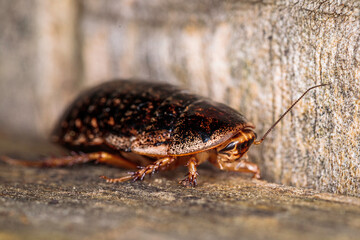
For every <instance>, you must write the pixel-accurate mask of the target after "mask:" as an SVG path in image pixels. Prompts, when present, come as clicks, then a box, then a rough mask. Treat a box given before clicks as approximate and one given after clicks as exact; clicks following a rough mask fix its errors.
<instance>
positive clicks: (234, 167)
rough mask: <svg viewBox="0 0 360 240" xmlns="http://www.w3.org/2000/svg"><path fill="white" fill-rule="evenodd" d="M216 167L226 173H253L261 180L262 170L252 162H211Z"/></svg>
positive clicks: (254, 176)
mask: <svg viewBox="0 0 360 240" xmlns="http://www.w3.org/2000/svg"><path fill="white" fill-rule="evenodd" d="M211 163H212V164H213V165H215V166H216V167H218V168H220V169H221V170H225V171H232V172H246V173H252V174H253V177H252V178H255V179H260V169H259V167H258V165H256V164H255V163H252V162H248V161H245V160H240V161H235V162H226V163H224V162H218V161H216V162H211Z"/></svg>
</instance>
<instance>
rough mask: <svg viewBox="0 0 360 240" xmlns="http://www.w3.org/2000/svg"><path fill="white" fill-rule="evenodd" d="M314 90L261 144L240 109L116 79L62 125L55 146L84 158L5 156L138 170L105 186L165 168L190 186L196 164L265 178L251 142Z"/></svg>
mask: <svg viewBox="0 0 360 240" xmlns="http://www.w3.org/2000/svg"><path fill="white" fill-rule="evenodd" d="M325 85H328V84H320V85H316V86H313V87H311V88H309V89H308V90H307V91H305V93H304V94H303V95H301V97H300V98H299V99H298V100H297V101H295V102H294V103H293V104H292V105H291V106H290V107H289V108H288V110H287V111H286V112H285V113H284V114H283V115H281V116H280V118H279V119H278V120H277V121H276V122H275V123H274V124H273V125H272V126H271V127H270V128H269V130H268V131H267V132H266V133H265V134H264V136H263V137H262V138H261V139H260V140H256V137H257V136H256V133H255V132H254V128H255V126H254V125H253V124H252V123H250V122H249V121H248V120H247V119H246V118H245V117H244V116H243V115H242V114H240V113H239V112H237V111H235V110H234V109H232V108H230V107H228V106H226V105H224V104H221V103H217V102H214V101H212V100H210V99H208V98H205V97H201V96H198V95H195V94H192V93H189V92H188V91H185V90H182V89H179V88H178V87H175V86H172V85H169V84H165V83H150V82H139V81H129V80H116V81H111V82H106V83H103V84H101V85H99V86H97V87H95V88H92V89H90V90H88V91H86V92H84V93H83V94H82V95H80V97H78V98H77V99H76V100H75V101H74V103H73V104H72V105H71V106H70V108H69V109H68V110H67V111H66V112H65V114H64V115H63V117H62V118H61V119H60V121H59V123H58V125H57V126H56V128H55V131H54V132H53V134H52V140H54V142H56V143H59V144H61V145H63V146H65V147H66V148H68V149H70V150H73V151H78V152H80V151H81V153H78V154H73V155H71V156H66V157H49V158H46V159H44V160H43V161H41V162H32V161H23V160H15V159H11V158H9V157H2V159H3V160H5V161H6V162H9V163H11V164H18V165H19V164H20V165H26V166H38V167H58V166H69V165H73V164H77V163H85V162H89V161H96V162H99V163H106V164H109V165H113V166H118V167H123V168H130V169H136V168H139V167H140V169H138V170H137V171H134V172H133V173H132V174H129V175H127V176H124V177H120V178H108V177H105V176H102V178H104V179H105V180H106V181H107V182H111V183H115V182H123V181H127V180H134V181H136V180H142V179H143V178H144V177H145V175H149V174H152V173H154V172H157V171H159V170H166V169H173V168H174V167H176V166H179V165H186V166H187V167H188V170H189V172H188V175H187V177H186V178H185V179H184V180H182V181H180V183H182V184H185V185H187V184H188V185H191V186H195V185H196V184H197V176H198V173H197V166H198V165H200V164H201V163H203V162H204V161H206V160H208V161H209V162H210V163H212V164H213V165H215V166H216V167H218V168H220V169H221V170H227V171H236V172H248V173H251V174H253V178H257V179H258V178H260V170H259V167H258V166H257V165H256V164H254V163H251V162H248V161H246V159H247V156H246V153H247V151H248V150H249V147H250V146H251V145H252V144H255V145H258V144H260V143H262V142H263V140H264V139H265V138H266V136H267V135H268V134H269V132H270V131H271V130H272V129H273V128H274V127H275V126H276V124H277V123H278V122H279V121H280V120H281V119H282V118H283V117H284V116H285V115H286V114H287V113H288V112H289V111H290V110H291V109H292V108H293V107H294V106H295V104H296V103H297V102H298V101H300V99H301V98H302V97H303V96H305V94H306V93H307V92H309V91H310V90H311V89H313V88H316V87H320V86H325Z"/></svg>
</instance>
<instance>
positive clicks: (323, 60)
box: [0, 0, 360, 196]
mask: <svg viewBox="0 0 360 240" xmlns="http://www.w3.org/2000/svg"><path fill="white" fill-rule="evenodd" d="M17 2H18V4H13V5H12V8H11V9H12V10H13V11H12V13H13V14H14V16H16V18H15V20H16V19H17V17H18V15H19V14H20V16H23V15H24V16H25V17H24V18H21V19H24V22H25V23H27V25H26V24H25V25H24V26H23V25H21V24H20V23H21V21H12V20H13V19H12V18H11V17H9V14H5V13H6V12H9V11H7V10H3V11H5V12H4V14H2V16H3V18H4V19H5V20H7V21H5V23H4V22H2V23H0V24H5V25H6V24H8V23H9V22H10V23H13V24H14V26H15V27H13V28H10V27H9V28H6V29H11V30H8V32H5V34H4V35H2V37H1V36H0V41H1V43H4V45H3V46H9V42H11V39H12V38H10V37H9V38H7V36H12V35H11V34H10V33H9V32H11V31H14V29H15V32H16V33H17V34H19V36H20V37H17V38H15V40H16V39H17V40H19V39H21V36H27V35H25V33H29V34H30V35H29V36H30V38H23V39H26V41H28V39H29V41H31V42H32V43H34V44H33V45H31V46H35V49H36V51H35V53H33V52H32V51H28V52H27V51H25V52H24V51H19V48H8V49H5V48H4V49H5V50H4V51H3V52H4V53H5V55H3V54H2V55H1V56H0V61H1V63H6V65H3V64H0V66H6V67H4V68H1V71H0V76H1V80H0V83H1V84H2V86H1V90H0V91H1V92H0V96H1V99H0V100H1V101H0V111H1V114H0V117H1V118H0V120H1V122H2V123H4V124H3V126H7V129H14V131H18V132H24V130H26V132H28V133H32V134H33V133H37V134H42V135H43V136H45V134H46V133H47V132H49V130H50V129H51V126H52V125H53V123H54V121H55V119H56V118H57V117H58V116H59V115H60V113H61V111H62V110H63V109H64V107H65V105H66V104H67V103H68V102H69V100H70V99H71V97H73V96H74V95H75V94H76V92H77V91H78V90H79V89H82V88H83V87H85V86H89V85H93V84H95V83H97V82H100V81H104V80H107V79H110V78H114V77H122V78H142V79H154V80H156V81H167V82H171V83H174V84H179V85H182V86H185V87H188V88H190V89H192V90H193V91H194V92H197V93H199V94H202V95H206V96H209V97H211V98H213V99H215V100H218V101H221V102H225V103H228V104H229V105H231V106H232V107H234V108H235V109H238V110H239V111H241V112H242V113H244V114H245V115H246V116H247V117H248V119H249V120H250V121H252V122H253V123H254V124H255V125H256V126H257V129H258V133H259V135H261V134H262V133H264V132H265V131H266V129H267V128H268V127H269V126H270V125H271V124H272V123H273V122H274V121H275V120H276V119H277V117H278V116H279V115H280V114H281V113H282V112H283V111H285V109H286V108H287V107H288V106H289V105H290V104H291V103H292V102H293V101H294V100H295V99H296V98H297V97H298V96H299V95H300V94H301V93H302V92H303V91H304V90H305V89H306V88H308V87H309V86H312V85H314V84H318V83H324V82H329V83H331V86H330V87H326V88H322V89H317V90H315V91H313V92H312V93H310V94H309V95H308V96H307V97H306V98H305V99H304V101H302V102H301V103H300V104H299V106H297V107H296V109H294V111H293V112H292V113H291V115H289V116H288V117H287V118H285V119H284V121H282V122H281V124H280V126H279V127H278V128H277V129H276V130H275V131H274V132H273V133H272V134H271V135H270V136H269V138H268V139H267V141H266V142H264V144H263V145H262V146H260V147H256V148H255V147H254V149H252V151H251V152H252V154H251V155H250V158H251V159H253V160H254V161H256V162H258V163H259V164H260V166H261V169H262V172H263V177H264V178H265V179H267V180H270V181H274V182H277V183H283V184H287V185H294V186H306V187H311V188H315V189H318V190H320V191H327V192H337V193H341V194H349V195H354V196H360V186H359V184H360V183H359V182H360V137H359V136H360V123H359V121H360V120H359V119H360V116H359V115H360V112H359V104H360V100H359V99H360V96H359V90H360V81H359V71H360V70H359V69H360V68H359V58H360V57H359V56H360V55H359V47H358V46H359V36H360V31H359V24H360V21H359V17H360V16H359V10H360V4H359V2H358V1H346V0H342V1H333V0H330V1H320V0H318V1H316V0H312V1H310V0H306V1H295V0H294V1H290V0H286V1H285V0H283V1H272V0H270V1H250V0H249V1H210V0H203V1H180V0H170V1H168V0H166V1H165V0H164V1H162V0H160V1H156V2H154V1H141V0H137V1H116V0H106V1H101V2H99V1H95V0H90V1H81V2H80V4H74V3H73V1H65V2H66V3H64V4H63V5H62V7H63V8H64V10H66V9H68V10H67V11H64V12H67V13H68V14H69V17H68V18H67V19H68V20H70V21H71V20H72V21H73V24H71V23H66V24H64V21H63V19H62V18H61V17H60V16H57V15H56V14H52V15H51V14H48V15H46V14H45V13H46V12H47V11H50V10H51V11H55V12H57V11H59V10H56V9H58V8H57V6H56V5H51V4H50V5H49V4H48V5H47V7H45V8H41V7H40V8H38V12H37V14H39V15H38V16H42V14H45V16H48V17H49V18H50V19H52V21H48V20H47V21H43V20H41V18H40V21H39V22H41V23H42V24H44V25H41V26H42V27H39V25H38V24H36V22H35V23H34V21H32V20H33V19H34V16H35V14H34V13H33V15H31V13H28V12H26V11H23V10H24V8H26V9H28V7H27V5H23V4H24V3H22V2H24V1H17ZM42 2H47V1H45V0H42V1H37V2H36V3H35V2H34V3H33V4H35V5H36V4H39V3H42ZM20 3H21V4H20ZM1 4H2V5H4V6H8V5H9V4H8V2H7V1H6V3H5V2H4V1H3V2H2V3H1ZM41 6H43V7H44V4H43V3H42V5H41ZM1 9H5V8H1ZM19 9H20V10H19ZM21 9H22V10H21ZM41 9H43V10H41ZM44 9H46V10H44ZM74 9H75V10H74ZM71 10H72V11H74V12H72V11H71ZM51 11H50V12H51ZM16 13H18V15H17V14H16ZM45 19H46V18H45ZM14 22H15V23H14ZM68 25H69V26H72V27H74V28H75V27H76V29H73V30H70V31H68V30H66V26H68ZM19 26H23V27H24V29H27V30H28V31H27V32H26V31H25V32H24V31H23V30H22V29H23V28H20V27H19ZM64 27H65V30H64ZM34 28H35V30H33V29H34ZM33 32H35V33H36V34H35V33H33ZM32 33H33V34H32ZM37 34H38V35H40V36H47V38H45V39H49V42H46V41H43V40H41V39H43V38H39V39H38V38H37V36H38V35H37ZM42 34H43V35H42ZM57 34H58V35H59V36H63V37H64V39H63V40H59V38H57V36H58V35H57ZM69 39H70V40H71V39H73V40H74V41H75V42H72V43H71V44H70V43H69V44H70V47H69V48H64V49H63V48H60V49H63V50H61V51H58V52H57V51H56V50H58V49H59V48H58V47H57V46H58V45H59V44H60V43H63V42H64V41H68V40H69ZM40 40H41V41H40ZM70 40H69V41H70ZM54 42H55V44H54ZM70 42H71V41H70ZM19 43H20V44H21V43H24V40H22V41H21V40H20V41H19ZM39 43H41V44H39ZM43 44H45V46H43ZM46 44H50V46H53V47H52V48H51V47H50V48H47V47H46V46H48V45H46ZM51 44H52V45H51ZM20 46H22V45H20ZM46 49H48V50H46ZM49 49H50V50H51V49H52V50H54V51H50V50H49ZM74 49H76V50H74ZM74 52H75V53H74ZM12 53H14V54H13V57H11V58H10V61H8V58H9V57H8V56H11V55H12ZM64 53H66V54H64ZM71 53H73V54H71ZM49 54H50V55H49ZM23 55H25V57H26V58H25V57H23ZM33 56H36V58H35V60H36V61H27V62H26V61H25V60H23V59H31V60H32V57H33ZM49 56H50V57H49ZM19 59H21V60H19ZM24 61H25V62H24ZM16 63H24V65H25V66H26V67H21V68H18V67H17V65H16ZM45 63H47V64H45ZM61 63H64V64H61ZM14 66H15V67H14ZM21 66H23V65H21ZM9 69H10V70H11V71H10V70H9ZM34 69H36V71H35V72H34ZM43 71H45V73H44V72H43ZM62 78H63V79H64V80H61V79H62ZM72 79H78V80H77V81H76V82H74V81H71V80H72ZM30 83H31V84H35V85H31V84H30ZM26 86H36V87H35V88H33V87H26ZM61 86H63V87H61ZM29 91H30V92H29ZM20 116H21V117H20Z"/></svg>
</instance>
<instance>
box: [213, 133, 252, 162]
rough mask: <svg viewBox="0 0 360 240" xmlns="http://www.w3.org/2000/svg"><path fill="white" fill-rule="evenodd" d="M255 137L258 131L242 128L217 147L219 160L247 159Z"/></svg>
mask: <svg viewBox="0 0 360 240" xmlns="http://www.w3.org/2000/svg"><path fill="white" fill-rule="evenodd" d="M255 139H256V133H255V132H254V131H253V130H251V129H243V130H241V131H240V132H239V133H238V134H236V135H235V136H234V137H232V138H230V139H229V140H228V141H226V142H225V143H224V144H222V145H220V146H219V147H217V149H216V150H217V153H218V154H217V156H218V160H220V161H221V162H223V163H226V162H234V161H238V160H242V159H246V158H247V155H246V153H247V151H248V150H249V148H250V146H251V144H253V143H254V141H255Z"/></svg>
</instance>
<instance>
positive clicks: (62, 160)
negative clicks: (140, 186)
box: [0, 152, 137, 169]
mask: <svg viewBox="0 0 360 240" xmlns="http://www.w3.org/2000/svg"><path fill="white" fill-rule="evenodd" d="M0 159H1V160H2V161H4V162H6V163H9V164H11V165H21V166H28V167H65V166H72V165H75V164H80V163H86V162H90V161H96V162H97V163H105V164H108V165H112V166H116V167H123V168H129V169H136V167H137V165H136V164H135V163H133V162H130V161H129V160H126V159H125V158H123V157H121V156H118V155H114V154H111V153H107V152H94V153H76V154H72V155H70V156H64V157H48V158H45V159H44V160H42V161H27V160H20V159H13V158H10V157H6V156H2V157H0Z"/></svg>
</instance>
